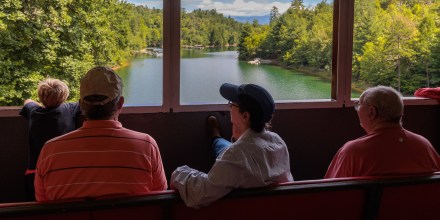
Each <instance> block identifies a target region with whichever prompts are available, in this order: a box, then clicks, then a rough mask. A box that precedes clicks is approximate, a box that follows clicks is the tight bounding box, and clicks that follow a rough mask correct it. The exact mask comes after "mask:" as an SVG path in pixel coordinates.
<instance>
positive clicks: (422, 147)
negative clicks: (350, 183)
mask: <svg viewBox="0 0 440 220" xmlns="http://www.w3.org/2000/svg"><path fill="white" fill-rule="evenodd" d="M354 108H355V110H356V111H357V114H358V116H359V121H360V124H361V126H362V128H363V129H364V130H365V131H366V132H367V135H365V136H363V137H360V138H358V139H355V140H352V141H349V142H347V143H346V144H345V145H344V146H343V147H342V148H341V149H339V151H338V152H337V154H336V156H335V157H334V158H333V161H332V162H331V164H330V166H329V168H328V170H327V173H326V174H325V178H337V177H353V176H387V175H401V174H417V173H431V172H436V171H439V170H440V157H439V155H438V153H437V152H436V150H435V149H434V148H433V146H432V145H431V143H430V142H429V141H428V140H427V139H426V138H424V137H422V136H421V135H418V134H415V133H413V132H410V131H408V130H406V129H404V128H403V127H402V123H401V120H402V115H403V101H402V97H401V95H400V93H399V92H397V91H396V90H395V89H393V88H391V87H386V86H376V87H373V88H369V89H367V90H366V91H364V92H363V93H362V95H361V96H360V98H359V101H358V102H355V105H354Z"/></svg>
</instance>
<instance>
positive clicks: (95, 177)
mask: <svg viewBox="0 0 440 220" xmlns="http://www.w3.org/2000/svg"><path fill="white" fill-rule="evenodd" d="M165 189H167V181H166V178H165V172H164V168H163V164H162V159H161V156H160V152H159V148H158V147H157V144H156V141H155V140H154V139H153V138H152V137H151V136H149V135H148V134H145V133H140V132H136V131H132V130H129V129H126V128H123V127H122V125H121V123H120V122H118V121H112V120H97V121H85V122H84V124H83V126H82V127H81V128H79V129H78V130H75V131H73V132H70V133H68V134H66V135H63V136H59V137H57V138H54V139H51V140H50V141H48V142H47V143H46V144H45V145H44V147H43V149H42V151H41V154H40V156H39V158H38V163H37V173H36V175H35V196H36V198H37V200H38V201H46V200H59V199H69V198H97V197H101V196H108V195H135V194H141V193H145V192H149V191H155V190H165Z"/></svg>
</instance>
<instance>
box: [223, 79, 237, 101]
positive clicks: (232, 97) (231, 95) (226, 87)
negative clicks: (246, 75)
mask: <svg viewBox="0 0 440 220" xmlns="http://www.w3.org/2000/svg"><path fill="white" fill-rule="evenodd" d="M239 87H240V86H238V85H233V84H230V83H224V84H223V85H222V86H220V95H222V96H223V98H225V99H227V100H229V101H232V102H235V103H238V104H239V103H240V101H239V99H238V88H239Z"/></svg>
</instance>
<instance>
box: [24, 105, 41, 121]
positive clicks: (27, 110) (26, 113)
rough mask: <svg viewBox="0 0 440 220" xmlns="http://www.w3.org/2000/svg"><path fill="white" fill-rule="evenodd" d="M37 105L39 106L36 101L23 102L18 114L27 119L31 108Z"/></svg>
mask: <svg viewBox="0 0 440 220" xmlns="http://www.w3.org/2000/svg"><path fill="white" fill-rule="evenodd" d="M38 106H39V105H38V104H37V103H35V102H29V103H27V104H25V105H24V106H23V108H21V110H20V113H19V114H20V115H21V116H23V117H25V118H27V119H29V117H30V114H31V112H32V110H33V109H34V108H35V107H38Z"/></svg>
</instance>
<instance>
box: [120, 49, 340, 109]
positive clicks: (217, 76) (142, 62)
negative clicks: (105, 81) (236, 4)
mask: <svg viewBox="0 0 440 220" xmlns="http://www.w3.org/2000/svg"><path fill="white" fill-rule="evenodd" d="M237 57H238V53H237V52H236V51H222V52H215V51H211V52H209V51H206V50H182V51H181V60H180V68H181V77H180V87H181V92H180V100H181V103H182V104H197V103H226V100H224V99H223V98H222V97H221V96H220V94H219V91H218V90H219V88H220V85H221V84H222V83H225V82H228V83H234V84H242V83H254V84H258V85H261V86H263V87H265V88H266V89H267V90H268V91H269V92H270V93H271V94H272V96H273V97H274V99H276V100H303V99H330V93H331V82H329V81H328V82H327V81H323V80H321V79H320V78H318V77H314V76H309V75H304V74H301V73H297V72H294V71H292V70H287V69H283V68H281V67H278V66H272V65H252V64H248V63H247V62H241V61H238V59H237ZM162 65H163V60H162V58H161V57H158V58H156V57H148V56H139V57H137V58H135V59H134V60H133V61H132V64H131V65H130V66H128V67H124V68H121V69H119V70H117V72H118V74H120V75H121V77H122V79H123V81H124V84H125V87H124V96H125V98H126V105H127V106H133V105H136V106H145V105H155V106H156V105H161V103H162V86H163V85H162V71H163V66H162Z"/></svg>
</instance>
